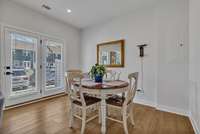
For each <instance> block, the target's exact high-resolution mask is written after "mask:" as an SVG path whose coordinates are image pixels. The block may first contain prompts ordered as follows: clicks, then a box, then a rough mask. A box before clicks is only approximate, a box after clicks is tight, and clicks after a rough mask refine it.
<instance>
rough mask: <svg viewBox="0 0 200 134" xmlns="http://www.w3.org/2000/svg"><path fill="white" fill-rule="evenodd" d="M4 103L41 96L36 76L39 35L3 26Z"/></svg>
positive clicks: (15, 102) (18, 101) (9, 103)
mask: <svg viewBox="0 0 200 134" xmlns="http://www.w3.org/2000/svg"><path fill="white" fill-rule="evenodd" d="M4 33H5V38H4V39H5V42H4V44H5V45H4V48H5V52H4V55H5V66H4V69H5V71H4V75H5V79H6V88H5V89H6V91H5V94H6V98H7V99H6V104H7V105H13V104H17V103H21V102H24V101H28V100H32V99H35V98H38V97H39V96H41V94H40V87H39V85H38V84H39V83H38V80H39V77H38V59H37V57H38V44H39V37H38V36H36V35H32V34H30V33H26V32H19V31H17V30H14V29H9V28H5V31H4Z"/></svg>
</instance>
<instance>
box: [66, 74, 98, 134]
mask: <svg viewBox="0 0 200 134" xmlns="http://www.w3.org/2000/svg"><path fill="white" fill-rule="evenodd" d="M82 78H83V75H82V73H80V72H67V76H66V79H67V85H68V87H70V88H69V103H70V112H69V127H72V124H73V120H74V117H75V118H78V119H80V120H81V121H82V127H81V134H84V130H85V125H86V123H88V122H89V121H91V120H93V119H95V118H96V117H98V115H99V114H95V115H94V116H92V117H90V118H88V119H87V118H86V114H87V112H88V111H89V112H91V111H90V110H88V109H89V108H91V107H93V106H94V105H96V104H98V103H99V102H100V101H101V100H100V99H98V98H95V97H92V96H89V95H86V94H84V92H82V90H81V89H82V85H81V81H82ZM76 109H79V110H80V111H81V113H80V114H77V112H76Z"/></svg>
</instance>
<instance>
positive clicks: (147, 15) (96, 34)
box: [81, 8, 157, 103]
mask: <svg viewBox="0 0 200 134" xmlns="http://www.w3.org/2000/svg"><path fill="white" fill-rule="evenodd" d="M154 27H155V26H154V10H152V8H149V9H146V10H143V9H141V10H138V11H137V12H135V13H133V14H130V15H127V16H124V17H120V18H117V19H114V20H111V21H109V22H107V23H104V24H100V25H95V26H92V27H90V28H87V29H84V30H83V31H82V34H81V37H82V48H81V50H82V56H81V58H82V59H81V61H82V68H83V70H85V71H88V70H89V68H90V67H91V65H94V64H95V63H96V44H99V43H102V42H107V41H113V40H119V39H125V68H120V69H119V70H121V71H122V72H123V73H122V79H127V75H128V74H129V73H131V72H136V71H140V58H139V49H138V47H137V45H140V44H144V43H147V44H149V46H148V47H147V48H146V49H145V54H146V55H147V56H146V57H145V59H144V77H145V79H144V89H145V94H144V95H139V97H138V99H144V100H146V101H148V102H152V103H153V102H155V88H156V85H155V84H156V81H155V77H156V75H155V68H156V58H155V55H156V53H157V52H156V44H155V39H154V38H155V37H154V35H155V30H154V29H155V28H154ZM139 85H140V84H139Z"/></svg>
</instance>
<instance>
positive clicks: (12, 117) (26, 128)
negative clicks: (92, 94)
mask: <svg viewBox="0 0 200 134" xmlns="http://www.w3.org/2000/svg"><path fill="white" fill-rule="evenodd" d="M134 117H135V124H136V126H135V127H134V128H133V127H132V126H131V125H130V123H129V133H130V134H194V131H193V129H192V126H191V123H190V121H189V119H188V118H187V117H184V116H179V115H176V114H171V113H167V112H161V111H158V110H155V109H154V108H151V107H147V106H142V105H138V104H135V105H134ZM73 126H74V127H73V129H70V128H68V107H67V96H63V97H59V98H54V99H51V100H46V101H43V102H38V103H35V104H30V105H27V106H23V107H19V108H14V109H10V110H7V111H5V112H4V119H3V125H2V128H1V129H0V134H79V133H80V127H81V122H80V121H79V120H75V122H74V125H73ZM107 131H108V134H123V133H124V132H123V126H122V125H121V124H118V123H115V122H112V121H108V124H107ZM85 134H100V125H99V124H98V119H96V120H94V121H92V122H90V123H88V124H87V125H86V131H85Z"/></svg>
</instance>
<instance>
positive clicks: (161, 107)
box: [134, 99, 189, 116]
mask: <svg viewBox="0 0 200 134" xmlns="http://www.w3.org/2000/svg"><path fill="white" fill-rule="evenodd" d="M134 103H138V104H141V105H146V106H150V107H154V108H156V109H157V110H160V111H165V112H169V113H175V114H179V115H184V116H189V112H188V111H185V110H182V109H178V108H174V107H169V106H164V105H158V104H155V103H154V102H151V101H146V100H143V99H134Z"/></svg>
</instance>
